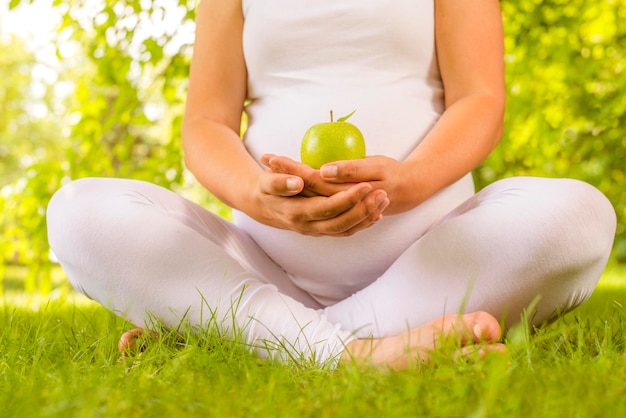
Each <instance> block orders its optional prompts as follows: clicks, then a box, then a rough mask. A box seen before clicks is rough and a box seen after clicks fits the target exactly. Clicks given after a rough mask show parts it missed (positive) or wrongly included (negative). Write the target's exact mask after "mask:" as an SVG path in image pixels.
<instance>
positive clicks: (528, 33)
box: [0, 0, 626, 290]
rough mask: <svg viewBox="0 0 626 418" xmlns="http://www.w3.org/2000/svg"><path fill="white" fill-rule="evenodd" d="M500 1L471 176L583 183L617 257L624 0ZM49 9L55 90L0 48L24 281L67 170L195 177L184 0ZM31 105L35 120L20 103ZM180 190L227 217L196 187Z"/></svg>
mask: <svg viewBox="0 0 626 418" xmlns="http://www.w3.org/2000/svg"><path fill="white" fill-rule="evenodd" d="M27 1H28V2H30V1H31V0H11V3H10V5H11V7H18V6H19V4H20V3H26V2H27ZM35 1H37V0H35ZM501 5H502V9H503V14H504V20H505V30H506V39H505V44H506V57H505V59H506V64H507V81H508V83H507V84H508V97H509V99H508V106H507V114H506V126H505V135H504V138H503V141H502V144H501V145H500V147H499V148H498V149H497V150H496V151H495V152H494V153H493V155H492V156H491V157H490V158H489V159H488V160H487V161H486V162H485V163H484V164H483V165H482V166H481V167H480V168H479V169H478V170H476V173H475V177H476V180H477V184H478V185H479V187H483V186H484V185H486V184H487V183H489V182H492V181H494V180H496V179H498V178H502V177H507V176H512V175H543V176H565V177H575V178H579V179H582V180H585V181H588V182H590V183H592V184H594V185H596V186H597V187H599V188H600V189H601V190H602V191H603V192H604V193H606V194H607V195H608V196H609V198H610V199H611V201H612V202H613V203H614V205H615V207H616V210H617V212H618V216H619V229H618V236H617V245H616V251H615V254H616V255H617V257H618V258H619V259H622V260H624V261H626V224H625V223H624V222H625V221H624V219H626V217H625V215H626V184H625V182H626V178H625V175H624V169H623V161H624V154H625V153H626V127H625V126H626V123H625V122H626V120H625V118H626V116H625V112H626V101H625V100H624V99H623V97H622V96H621V92H623V91H626V77H625V76H624V66H625V64H626V62H625V57H624V45H625V44H626V39H625V38H626V25H623V24H622V25H620V24H619V22H624V21H626V0H529V1H514V0H503V1H502V2H501ZM54 7H55V10H56V12H58V13H59V14H60V15H62V16H63V18H62V20H61V23H60V25H59V27H58V30H57V36H56V39H54V40H52V42H54V43H55V44H56V48H57V56H58V58H59V62H60V71H59V72H58V77H57V78H58V79H57V80H56V87H58V86H63V89H61V90H63V92H64V93H63V94H62V95H60V96H59V94H58V89H56V88H53V86H44V87H45V88H44V89H43V90H45V93H44V94H42V95H41V94H40V96H39V97H37V98H36V102H37V103H34V102H33V97H32V94H31V91H30V90H29V89H31V87H32V78H31V76H30V74H31V71H32V69H33V65H35V63H34V59H33V57H32V55H30V54H29V53H27V52H25V49H24V47H23V46H22V45H21V44H20V42H19V40H16V39H14V40H12V41H11V42H10V43H9V44H7V45H0V77H2V81H3V82H2V85H1V86H0V106H1V108H2V112H0V158H1V159H2V166H0V178H2V186H3V187H2V189H1V193H0V211H1V212H0V213H1V215H0V216H1V217H0V256H1V257H2V260H0V261H2V265H4V264H6V263H7V262H19V263H24V264H30V265H32V266H33V268H31V269H29V271H30V273H29V274H30V276H29V278H28V280H27V288H28V289H29V290H32V289H34V288H35V287H36V286H37V283H39V285H38V286H39V288H40V289H43V290H45V289H46V287H47V286H48V284H49V281H47V279H46V278H47V277H48V274H49V273H48V271H49V270H48V267H49V265H50V263H49V260H48V246H47V238H46V232H45V207H46V205H47V202H48V200H49V199H50V196H51V195H52V193H53V192H54V191H55V190H56V189H58V187H60V186H61V185H62V184H63V183H65V182H67V181H69V179H73V178H80V177H85V176H121V177H129V178H136V179H144V180H149V181H151V182H154V183H157V184H160V185H162V186H164V187H168V188H171V189H174V190H176V191H181V190H184V191H186V192H187V193H188V192H189V190H190V185H193V184H195V183H194V182H193V180H190V178H189V176H188V175H187V174H186V172H185V171H184V168H183V164H182V151H181V144H180V139H179V136H180V124H181V118H182V112H183V102H184V95H185V89H186V85H187V73H188V66H189V59H190V53H191V47H192V45H191V39H190V37H187V36H185V35H188V34H189V33H192V31H193V18H194V13H195V0H69V1H62V0H54ZM41 106H44V107H47V111H46V112H43V113H42V114H45V117H38V116H36V115H37V112H33V109H34V108H35V107H38V108H40V107H41ZM198 190H200V189H198ZM193 198H194V200H197V201H200V202H201V203H203V204H205V205H206V206H209V207H210V208H211V209H212V210H214V211H216V212H218V213H220V214H222V215H224V216H227V214H228V210H227V208H225V207H224V206H223V205H221V204H219V203H218V202H217V201H216V200H215V199H213V198H211V197H210V195H208V193H206V192H204V191H201V192H199V193H197V194H195V195H194V196H193ZM37 267H39V268H37ZM46 283H48V284H46Z"/></svg>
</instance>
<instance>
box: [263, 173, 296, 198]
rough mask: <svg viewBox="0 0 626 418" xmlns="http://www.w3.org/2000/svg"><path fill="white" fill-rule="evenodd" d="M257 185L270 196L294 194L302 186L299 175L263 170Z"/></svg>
mask: <svg viewBox="0 0 626 418" xmlns="http://www.w3.org/2000/svg"><path fill="white" fill-rule="evenodd" d="M259 187H260V189H261V191H262V192H263V193H265V194H268V195H272V196H295V195H297V194H298V193H300V192H301V191H302V189H303V187H304V181H303V180H302V179H301V178H300V177H296V176H292V175H288V174H277V173H267V172H264V173H262V174H261V175H260V177H259Z"/></svg>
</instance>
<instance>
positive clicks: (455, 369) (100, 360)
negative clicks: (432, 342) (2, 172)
mask: <svg viewBox="0 0 626 418" xmlns="http://www.w3.org/2000/svg"><path fill="white" fill-rule="evenodd" d="M60 280H61V282H60V283H61V285H57V289H56V290H55V292H56V293H53V295H52V297H40V296H39V297H37V296H31V297H25V296H24V295H23V294H20V292H19V291H17V290H16V286H12V285H11V280H8V279H5V294H4V302H0V333H1V337H0V416H1V417H35V416H36V417H47V416H50V417H57V416H59V417H64V418H66V417H67V418H69V417H90V418H91V417H108V416H126V417H152V416H154V417H165V416H167V417H169V416H172V417H177V416H190V417H195V416H202V417H212V416H219V417H222V416H223V417H248V416H254V417H261V416H271V417H300V416H303V417H309V416H310V417H360V416H363V417H370V416H379V417H409V416H469V417H501V416H520V417H544V416H554V417H602V416H611V417H613V416H626V356H625V353H626V344H625V342H624V338H625V335H626V312H625V309H626V268H624V267H612V268H611V269H610V270H608V271H607V273H606V274H605V276H604V277H603V280H602V282H601V285H600V287H599V288H598V289H597V291H596V292H595V293H594V295H593V296H592V298H591V300H590V301H589V302H588V303H587V304H585V305H584V306H583V307H581V308H579V309H578V310H576V311H574V312H572V313H570V314H569V315H567V316H565V317H564V318H562V319H560V320H559V321H557V322H556V323H554V324H552V325H551V326H549V327H547V328H545V329H542V330H539V331H538V332H536V333H534V334H532V335H529V334H527V333H525V332H524V330H523V329H520V330H518V331H516V332H515V333H514V336H513V337H510V340H511V341H510V342H509V353H508V354H506V355H504V356H493V357H488V358H487V359H486V360H482V361H474V362H468V361H461V360H456V361H454V360H450V359H448V358H447V357H446V356H444V355H441V356H435V360H434V361H433V363H432V364H429V365H428V366H421V367H419V368H416V369H414V370H408V371H403V372H392V371H389V370H383V369H367V368H358V367H355V366H345V367H341V368H340V369H338V370H335V371H331V370H323V369H312V368H298V367H290V366H286V365H280V364H272V363H267V362H263V361H260V360H258V359H257V358H255V357H254V356H253V355H251V354H248V353H247V352H246V351H244V350H242V349H241V348H240V347H238V346H236V345H235V344H233V343H229V342H227V341H223V340H220V339H219V338H217V337H216V336H215V335H213V334H207V335H201V336H191V335H188V336H186V338H185V339H184V341H185V342H184V343H180V342H176V339H175V338H173V337H172V336H171V335H168V334H167V333H162V334H161V335H159V338H158V340H157V341H156V342H153V343H151V344H150V345H149V346H148V349H147V351H146V352H144V353H143V355H142V356H141V357H140V358H128V359H124V360H120V357H119V355H118V353H117V349H116V343H117V339H118V337H119V335H120V333H121V332H123V331H124V330H126V329H127V328H128V326H129V324H127V323H126V322H124V321H123V320H121V319H119V318H117V317H115V316H113V315H111V314H110V313H108V312H107V311H106V310H104V309H103V308H100V307H99V306H97V305H95V304H93V303H90V302H88V301H86V300H85V299H84V298H82V297H77V296H76V295H75V294H73V293H72V292H71V291H69V290H68V289H67V287H66V285H65V284H63V282H62V279H60ZM7 283H8V285H7Z"/></svg>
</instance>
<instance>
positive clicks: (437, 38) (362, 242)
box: [48, 0, 615, 368]
mask: <svg viewBox="0 0 626 418" xmlns="http://www.w3.org/2000/svg"><path fill="white" fill-rule="evenodd" d="M504 107H505V87H504V69H503V33H502V21H501V15H500V9H499V3H498V1H497V0H475V1H472V2H459V1H455V0H420V1H414V0H371V1H362V0H346V1H331V0H319V1H307V0H271V1H270V0H202V1H201V2H200V4H199V6H198V10H197V32H196V41H195V45H194V53H193V59H192V64H191V73H190V83H189V91H188V102H187V108H186V112H185V118H184V126H183V132H182V137H183V143H184V150H185V161H186V164H187V167H188V168H189V170H191V172H192V173H193V174H194V175H195V176H196V178H197V180H198V181H199V182H200V183H201V184H202V185H203V186H204V187H205V188H206V189H207V190H208V191H210V192H211V193H213V194H214V195H215V196H217V197H218V198H219V199H221V201H222V202H224V203H225V204H227V205H229V206H230V207H232V208H233V213H234V223H230V222H228V221H225V220H223V219H221V218H219V217H217V216H216V215H214V214H212V213H209V212H208V211H207V210H205V209H203V208H202V207H200V206H198V205H196V204H194V203H192V202H190V201H188V200H185V199H184V198H182V197H180V196H178V195H176V194H175V193H173V192H171V191H168V190H165V189H163V188H160V187H157V186H155V185H152V184H149V183H145V182H140V181H135V180H128V179H110V178H106V179H104V178H88V179H80V180H76V181H74V182H72V183H70V184H68V185H66V186H64V187H63V188H62V189H61V190H59V191H58V192H57V193H56V194H55V196H54V197H53V199H52V201H51V203H50V205H49V209H48V226H49V239H50V244H51V246H52V248H53V251H54V252H55V254H56V256H57V257H58V258H59V260H60V262H61V264H62V266H63V268H64V269H65V271H66V272H67V274H68V276H69V278H70V280H71V282H72V284H73V285H74V287H75V288H76V289H77V290H78V291H80V292H82V293H84V294H85V295H87V296H88V297H90V298H92V299H94V300H96V301H98V302H100V303H102V304H103V305H105V306H107V307H108V308H110V309H111V310H112V311H114V312H116V313H117V314H119V315H121V316H123V317H124V318H127V319H128V320H129V321H131V322H133V323H134V324H136V325H137V326H140V327H142V326H147V327H149V326H150V325H151V322H150V319H157V320H158V322H159V323H161V324H162V325H164V326H166V327H175V326H177V325H179V324H180V323H181V321H183V322H185V323H187V324H189V325H191V326H193V327H196V328H197V329H202V328H204V327H219V328H220V329H221V330H222V331H223V332H224V333H225V335H232V334H233V333H235V332H237V333H238V334H239V335H240V336H241V339H242V340H243V342H244V343H245V344H247V345H248V346H249V347H250V348H251V349H253V350H255V351H256V352H258V353H259V354H260V355H261V356H270V357H273V358H277V359H279V360H287V359H298V360H307V361H313V362H315V363H318V364H330V365H331V366H335V365H337V364H338V363H340V362H343V361H357V362H371V363H374V364H383V365H387V366H391V367H395V368H403V367H407V366H408V365H409V364H411V362H412V361H415V360H420V361H421V360H424V359H426V358H427V357H428V353H429V352H430V351H431V350H433V349H435V348H436V346H437V344H438V341H439V340H440V338H455V339H458V341H460V342H461V344H463V345H469V346H471V345H472V344H476V343H477V344H480V347H483V348H484V349H485V350H487V351H488V350H502V349H503V346H502V345H501V344H499V343H498V340H499V338H500V336H501V329H500V324H505V325H507V326H509V325H512V324H514V323H515V322H517V321H519V320H520V314H521V312H522V311H523V309H524V308H526V307H528V306H529V305H530V304H531V302H532V301H533V300H535V299H536V298H538V300H539V302H538V304H537V305H536V308H535V310H534V311H533V315H532V322H533V323H534V324H536V325H539V324H541V323H543V322H545V321H548V320H550V319H553V318H554V317H555V316H557V315H559V314H562V313H564V312H567V311H568V310H571V309H572V308H574V307H576V306H577V305H579V304H580V303H582V302H583V301H584V300H586V299H587V298H588V297H589V295H590V294H591V293H592V291H593V289H594V287H595V285H596V283H597V281H598V279H599V277H600V275H601V273H602V271H603V269H604V267H605V265H606V262H607V259H608V257H609V253H610V250H611V247H612V243H613V237H614V233H615V213H614V211H613V208H612V206H611V204H610V203H609V202H608V200H607V199H606V198H605V197H604V196H603V195H602V194H601V193H600V192H599V191H597V190H596V189H595V188H593V187H591V186H590V185H588V184H585V183H582V182H579V181H576V180H570V179H544V178H527V177H518V178H509V179H504V180H500V181H498V182H496V183H493V184H491V185H490V186H488V187H486V188H485V189H483V190H481V191H480V192H479V193H475V191H474V185H473V181H472V177H471V170H472V169H474V168H475V167H476V166H477V165H478V164H480V163H481V162H482V161H483V160H484V159H485V158H486V157H487V156H488V155H489V153H490V152H491V151H492V150H493V148H494V147H495V146H496V145H497V143H498V141H499V139H500V136H501V133H502V122H503V113H504ZM331 109H332V110H334V111H335V114H337V115H340V114H348V113H350V112H351V111H352V110H354V109H357V112H356V113H355V114H354V116H352V118H351V119H350V121H351V122H352V123H354V124H355V125H357V126H358V127H359V128H360V129H361V131H362V132H363V134H364V137H365V140H366V143H367V149H368V157H366V158H364V159H360V160H351V161H338V162H333V163H329V164H326V165H324V166H322V167H321V168H320V169H319V170H314V169H312V168H310V167H308V166H305V165H304V164H302V163H300V162H298V155H299V148H300V140H301V139H302V135H303V134H304V132H305V131H306V129H307V128H308V127H309V126H311V125H313V124H314V123H317V122H321V121H324V120H325V119H326V118H327V115H328V112H329V110H331ZM243 111H245V112H246V113H247V115H248V117H249V125H248V129H247V131H246V132H245V135H244V138H243V140H242V139H241V138H240V135H239V132H240V126H241V116H242V112H243ZM140 332H141V331H139V330H133V331H131V332H129V333H126V334H124V335H123V337H122V341H121V348H127V347H129V346H132V345H133V341H134V338H136V336H137V335H139V334H140Z"/></svg>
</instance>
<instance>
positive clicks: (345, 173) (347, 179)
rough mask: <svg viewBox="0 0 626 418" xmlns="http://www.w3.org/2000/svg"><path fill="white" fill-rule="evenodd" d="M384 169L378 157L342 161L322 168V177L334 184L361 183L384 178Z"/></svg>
mask: <svg viewBox="0 0 626 418" xmlns="http://www.w3.org/2000/svg"><path fill="white" fill-rule="evenodd" d="M383 171H384V167H383V164H382V161H379V158H377V157H368V158H364V159H358V160H342V161H335V162H332V163H328V164H325V165H323V166H322V167H320V177H321V178H322V179H323V180H325V181H328V182H331V183H332V182H334V183H360V182H364V181H368V182H371V181H375V180H380V179H381V178H382V173H383Z"/></svg>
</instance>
